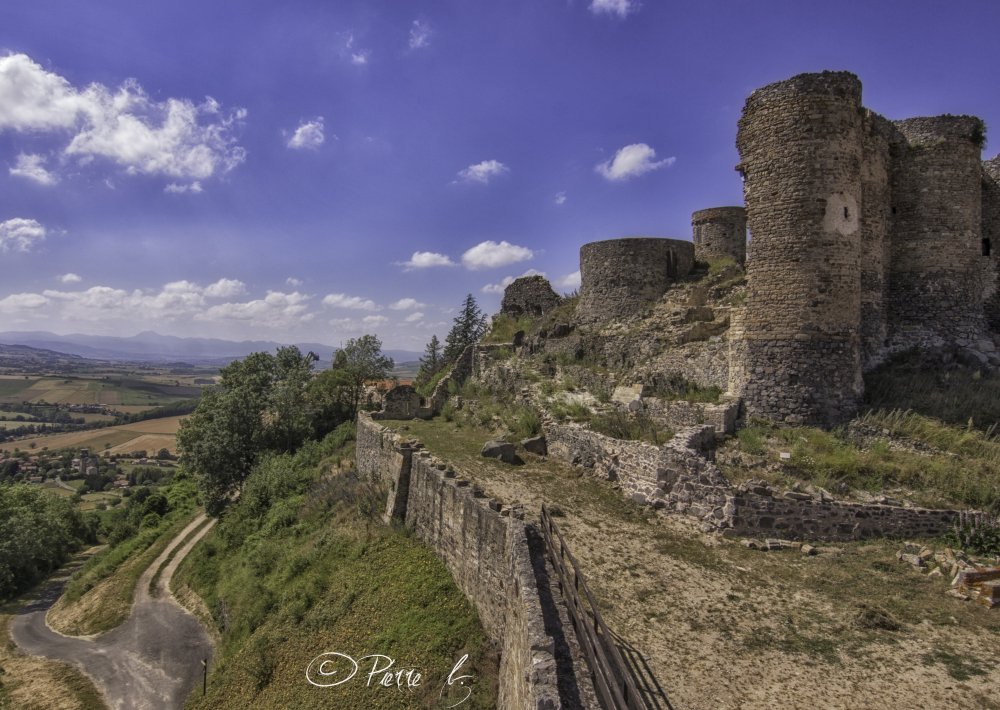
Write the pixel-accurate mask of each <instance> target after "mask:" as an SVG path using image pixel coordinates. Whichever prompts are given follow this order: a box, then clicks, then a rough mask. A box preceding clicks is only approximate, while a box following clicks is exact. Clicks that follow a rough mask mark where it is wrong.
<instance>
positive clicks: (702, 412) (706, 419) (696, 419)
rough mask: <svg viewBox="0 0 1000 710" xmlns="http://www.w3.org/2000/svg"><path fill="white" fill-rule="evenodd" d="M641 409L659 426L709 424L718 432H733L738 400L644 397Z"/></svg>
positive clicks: (672, 426) (677, 426)
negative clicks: (711, 402)
mask: <svg viewBox="0 0 1000 710" xmlns="http://www.w3.org/2000/svg"><path fill="white" fill-rule="evenodd" d="M642 411H644V412H645V413H646V414H647V415H648V416H649V418H650V419H652V420H653V421H654V422H656V423H657V424H659V425H660V426H665V427H668V428H670V429H673V430H675V431H676V430H677V429H681V428H684V427H690V426H700V425H705V424H710V425H712V426H713V427H715V431H716V432H718V433H720V434H735V433H736V417H737V416H738V415H739V411H740V402H739V400H736V401H734V402H724V403H722V404H708V403H703V402H680V401H678V402H674V401H669V400H663V399H656V398H655V397H645V398H643V400H642Z"/></svg>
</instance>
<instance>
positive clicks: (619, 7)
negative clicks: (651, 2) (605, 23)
mask: <svg viewBox="0 0 1000 710" xmlns="http://www.w3.org/2000/svg"><path fill="white" fill-rule="evenodd" d="M638 10H639V3H638V2H636V0H593V1H592V2H591V3H590V11H591V12H592V13H594V14H595V15H600V14H601V13H607V14H608V15H618V17H625V16H626V15H628V14H629V13H630V12H638Z"/></svg>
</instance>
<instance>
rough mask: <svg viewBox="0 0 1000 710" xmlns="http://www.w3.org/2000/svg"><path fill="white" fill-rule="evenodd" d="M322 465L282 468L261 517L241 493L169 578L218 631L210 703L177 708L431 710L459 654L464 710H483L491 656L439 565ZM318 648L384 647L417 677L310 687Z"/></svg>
mask: <svg viewBox="0 0 1000 710" xmlns="http://www.w3.org/2000/svg"><path fill="white" fill-rule="evenodd" d="M288 459H290V457H288V458H286V459H282V461H283V462H284V463H282V462H278V463H276V464H273V465H275V466H278V467H279V468H280V467H283V466H285V467H287V466H289V465H290V464H289V463H288ZM291 466H292V467H293V468H294V466H295V464H291ZM323 466H324V464H323V463H320V464H319V466H318V467H315V468H310V467H308V466H305V467H302V466H299V467H298V468H294V470H295V471H297V473H295V474H290V475H294V476H301V477H304V478H299V479H298V480H299V481H300V483H299V484H297V487H295V488H294V489H292V490H290V491H289V494H288V495H285V496H283V497H278V498H273V499H271V502H270V507H269V509H268V510H267V511H266V512H265V513H264V514H263V515H260V516H258V515H257V514H255V513H254V512H253V511H254V510H259V508H258V506H259V504H260V501H259V498H258V497H257V494H256V493H253V492H251V491H249V489H248V492H247V493H245V495H244V497H243V499H241V501H240V502H239V503H237V504H236V505H234V506H233V508H231V509H230V511H229V513H227V515H226V517H225V518H224V519H223V520H222V521H221V522H220V524H219V525H217V526H216V528H215V529H214V530H213V531H212V532H211V533H209V534H208V535H207V536H206V538H205V539H204V540H202V541H201V542H200V543H199V544H198V545H197V546H196V547H195V549H194V550H193V551H192V553H191V554H190V555H189V556H188V557H187V558H186V559H185V560H184V562H183V563H182V564H181V566H180V568H179V569H178V572H177V573H176V574H175V575H174V580H175V581H176V583H177V584H180V583H181V582H183V583H186V584H188V585H189V586H190V587H191V588H192V589H194V590H195V591H196V592H197V593H198V594H199V595H200V596H201V597H202V598H203V599H204V600H205V603H206V604H207V606H208V609H209V610H210V611H211V614H212V617H213V619H214V621H215V622H216V624H217V625H218V628H219V631H220V633H221V636H222V644H221V647H220V648H219V649H218V655H217V662H216V667H215V668H214V670H213V672H212V674H211V677H210V679H209V684H208V688H209V692H208V696H207V697H205V698H204V699H203V698H202V697H201V696H200V695H198V694H195V695H194V696H192V697H191V698H190V699H189V702H188V706H187V707H190V708H239V709H241V710H242V709H243V708H246V707H254V708H282V709H283V708H289V707H302V708H307V707H317V708H318V707H344V708H348V707H350V708H361V707H364V708H422V707H439V706H443V705H441V704H440V701H439V700H438V693H439V691H440V690H441V687H442V685H443V684H444V680H445V678H446V677H447V675H448V673H449V672H450V671H451V669H452V667H453V666H454V664H455V663H456V661H457V660H458V659H459V658H460V657H461V656H462V655H464V654H466V653H468V654H469V656H470V662H469V665H467V666H466V667H465V669H466V672H468V673H471V674H472V675H474V676H475V677H476V683H475V684H474V685H473V686H472V687H473V693H472V697H471V698H470V700H469V701H468V702H467V703H466V704H465V705H463V707H472V708H489V707H495V703H496V686H497V682H498V680H497V668H498V659H497V658H496V656H495V654H494V653H493V652H492V650H491V647H490V644H489V641H488V639H487V637H486V634H485V632H484V631H483V629H482V626H481V624H480V622H479V619H478V616H477V614H476V612H475V609H474V608H473V607H472V606H471V605H470V604H469V602H468V601H467V600H466V599H465V597H464V596H463V595H462V593H461V592H460V591H459V589H458V588H457V587H456V586H455V583H454V582H453V581H452V578H451V575H450V574H449V572H448V570H447V568H446V567H445V566H444V565H443V564H442V563H441V561H440V560H439V559H438V558H437V557H436V556H435V555H434V553H433V552H432V551H431V550H430V549H429V548H428V547H427V546H426V545H424V544H423V543H422V542H420V541H419V540H418V539H416V538H415V537H413V536H412V534H411V533H410V532H409V531H408V530H407V529H406V528H402V527H398V526H385V525H382V524H381V522H380V519H379V517H378V515H379V513H380V512H381V510H382V509H383V508H384V502H385V497H384V496H385V492H384V490H382V489H380V488H379V487H378V486H377V485H376V484H374V483H367V482H364V481H361V482H357V483H352V482H351V481H350V480H349V479H346V478H345V477H344V476H342V475H339V476H338V475H334V476H333V477H332V478H327V479H324V480H318V478H317V476H318V472H319V471H320V470H322V469H323ZM288 470H291V469H288ZM254 475H256V474H254ZM248 485H249V484H248ZM303 486H304V487H303ZM328 652H338V653H344V654H348V655H351V656H352V657H355V658H360V657H361V656H365V655H368V654H372V653H382V654H385V655H387V656H389V657H391V658H393V659H395V661H396V665H397V666H415V667H416V668H418V669H419V672H421V673H422V675H423V679H422V682H421V685H420V686H419V687H417V688H416V689H415V691H414V692H413V693H403V694H400V693H399V692H398V691H397V690H396V689H394V688H393V689H390V688H380V687H377V686H376V685H375V684H374V683H373V684H372V686H371V687H367V686H366V685H365V682H364V681H363V680H362V681H359V682H354V681H350V682H348V683H346V684H344V685H343V686H337V687H334V688H316V687H314V686H312V685H310V684H309V683H308V682H306V681H305V680H304V678H303V676H304V674H305V671H306V668H307V667H308V666H309V663H310V661H311V660H312V659H314V658H316V657H317V656H319V655H320V654H322V653H328ZM452 697H453V698H454V700H453V701H452V702H454V701H456V700H457V699H460V698H461V697H462V696H461V695H459V696H457V697H455V696H454V695H453V696H452ZM445 698H446V699H447V698H448V694H447V693H446V694H445ZM445 704H448V703H445Z"/></svg>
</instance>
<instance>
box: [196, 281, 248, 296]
mask: <svg viewBox="0 0 1000 710" xmlns="http://www.w3.org/2000/svg"><path fill="white" fill-rule="evenodd" d="M246 292H247V286H246V284H245V283H243V282H242V281H237V280H236V279H219V280H218V281H216V282H215V283H214V284H211V285H210V286H207V287H205V295H206V296H208V297H209V298H232V297H233V296H242V295H243V294H245V293H246Z"/></svg>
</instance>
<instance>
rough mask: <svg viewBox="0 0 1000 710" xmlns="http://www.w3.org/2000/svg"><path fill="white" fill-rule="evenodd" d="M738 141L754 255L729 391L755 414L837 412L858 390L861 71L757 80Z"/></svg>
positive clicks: (849, 407) (836, 417)
mask: <svg viewBox="0 0 1000 710" xmlns="http://www.w3.org/2000/svg"><path fill="white" fill-rule="evenodd" d="M736 142H737V147H738V148H739V151H740V156H741V163H740V169H741V172H742V174H743V176H744V195H745V198H746V203H747V223H748V226H749V229H750V233H751V235H752V237H751V239H752V241H751V242H750V250H751V252H752V255H750V257H749V258H748V261H747V276H748V280H749V296H748V298H747V300H746V306H745V308H744V309H743V313H742V314H741V318H742V323H741V331H742V332H741V340H740V341H739V342H736V343H734V344H733V349H734V354H733V362H734V363H735V364H736V366H737V367H736V369H737V372H736V373H735V374H736V376H735V377H733V374H734V373H732V372H731V376H730V384H731V386H730V390H731V391H732V392H733V393H734V394H737V395H740V396H743V398H744V401H745V402H746V405H747V413H748V414H750V415H757V416H764V417H767V418H769V419H778V420H784V421H786V422H789V423H807V424H820V425H833V424H836V423H839V422H842V421H844V420H846V419H847V418H849V416H850V415H851V414H852V413H853V411H854V409H855V408H856V406H857V403H858V401H859V400H860V397H861V395H862V391H863V381H862V379H861V366H860V348H859V345H860V343H859V332H858V328H859V322H860V315H861V229H860V220H861V214H860V207H861V196H862V189H861V160H862V117H861V82H860V81H858V78H857V77H856V76H854V75H853V74H850V73H848V72H823V73H821V74H800V75H798V76H796V77H793V78H791V79H789V80H787V81H782V82H778V83H776V84H771V85H769V86H766V87H764V88H762V89H758V90H756V91H754V92H753V93H752V94H751V95H750V97H749V98H748V99H747V101H746V106H745V107H744V109H743V116H742V118H741V119H740V121H739V132H738V135H737V140H736Z"/></svg>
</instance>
